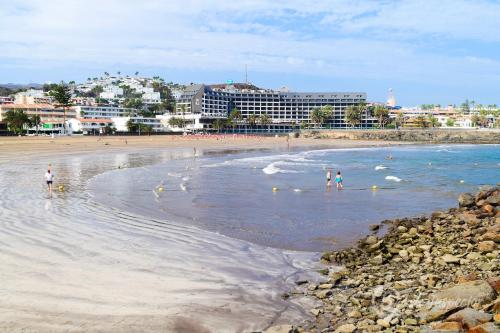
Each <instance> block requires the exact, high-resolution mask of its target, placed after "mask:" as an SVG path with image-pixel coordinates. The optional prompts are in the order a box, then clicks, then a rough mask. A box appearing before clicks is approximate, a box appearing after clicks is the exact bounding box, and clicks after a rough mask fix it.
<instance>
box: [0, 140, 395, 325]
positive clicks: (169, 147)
mask: <svg viewBox="0 0 500 333" xmlns="http://www.w3.org/2000/svg"><path fill="white" fill-rule="evenodd" d="M29 139H31V138H29ZM34 139H35V140H36V139H38V138H34ZM59 139H60V140H59ZM73 139H77V140H73ZM134 139H135V137H132V138H129V137H127V141H128V143H127V144H125V143H124V142H123V141H121V140H123V138H117V140H116V141H111V140H109V141H106V140H104V139H101V140H100V141H97V138H94V137H90V138H87V137H84V138H66V137H64V138H56V140H55V141H57V142H55V143H50V139H49V140H43V141H42V142H39V143H38V144H40V146H38V147H36V149H33V148H32V149H31V150H30V149H27V147H28V146H29V145H32V143H30V142H29V141H30V140H26V141H23V140H22V138H13V140H5V141H4V140H2V138H0V153H2V157H1V158H0V168H1V167H7V166H9V165H8V164H9V162H10V163H12V164H15V162H16V161H23V162H25V163H26V160H28V161H33V166H34V168H35V170H36V169H37V168H40V167H41V168H42V169H43V168H44V165H43V163H45V162H46V161H50V159H52V163H53V164H54V162H53V160H55V159H59V158H61V159H66V160H69V159H72V158H74V157H75V156H76V155H77V154H83V157H84V160H89V159H91V157H92V158H93V157H98V158H100V160H98V161H95V162H94V163H95V164H96V165H98V164H99V163H100V162H104V161H107V162H106V163H111V165H112V163H113V162H112V161H109V160H110V158H111V157H112V154H115V155H116V154H120V153H128V154H136V153H140V152H141V151H144V149H145V148H148V149H147V150H146V151H147V152H148V154H154V153H155V152H160V151H162V149H164V151H163V152H164V153H165V154H169V153H173V152H174V153H175V152H178V153H179V154H185V156H184V157H186V158H189V156H192V151H191V150H192V149H193V146H194V145H195V144H196V146H197V149H199V150H198V152H202V153H208V154H211V153H215V154H226V153H227V151H228V150H229V152H234V151H236V152H243V151H245V150H246V149H249V150H259V149H263V150H265V151H269V150H276V151H283V150H287V147H286V141H285V139H284V138H282V137H281V138H277V139H276V138H265V139H263V140H260V138H244V137H237V138H234V137H229V138H226V139H223V140H216V139H210V140H205V141H204V139H199V140H194V141H193V139H191V138H189V139H186V138H182V139H176V140H162V139H158V140H152V141H150V140H149V139H150V138H149V137H146V138H138V139H136V140H134ZM18 140H21V141H18ZM103 141H104V142H103ZM318 141H320V140H314V139H311V140H300V139H293V140H292V141H291V142H292V145H291V149H292V150H293V149H302V148H311V149H320V148H332V149H334V148H350V147H360V148H361V147H387V146H391V143H388V142H370V141H366V142H359V141H356V142H352V141H348V140H347V141H348V142H346V140H328V141H323V140H321V142H318ZM106 142H107V143H108V145H106ZM151 143H152V144H153V145H154V147H151V145H152V144H151ZM318 143H319V144H318ZM345 144H347V146H346V145H345ZM395 144H396V145H398V146H399V145H400V144H399V143H395ZM19 149H21V150H22V153H19ZM141 149H142V150H141ZM107 153H111V154H109V155H107ZM2 162H3V163H2ZM42 162H43V163H42ZM5 163H7V164H5ZM30 164H31V163H30ZM68 166H70V164H68ZM10 167H12V168H14V167H15V166H13V165H10ZM0 171H1V170H0ZM35 172H36V171H35ZM65 200H66V199H65ZM88 227H90V225H89V226H86V228H88ZM112 227H113V228H116V227H115V226H114V225H113V226H112ZM89 230H92V229H89ZM140 231H141V233H142V232H143V231H142V230H140ZM85 232H88V230H85ZM134 232H135V231H134ZM176 232H177V231H176ZM206 232H208V231H205V233H206ZM205 233H200V234H201V235H206V234H205ZM208 233H209V232H208ZM113 235H114V234H113ZM114 236H116V235H114ZM182 237H184V236H182ZM182 237H181V238H182ZM197 237H201V236H197ZM203 237H205V236H203ZM224 237H225V236H224ZM211 238H212V236H211ZM213 238H214V239H213V241H214V242H220V240H221V239H222V238H220V237H219V236H213ZM100 239H101V241H102V242H105V238H104V237H100ZM179 241H181V239H179ZM224 243H226V242H224ZM227 243H228V245H227V249H231V248H232V249H233V250H234V249H237V248H238V246H241V245H232V244H247V242H242V241H239V240H233V239H228V240H227ZM179 244H181V243H179ZM229 244H231V245H229ZM93 246H96V245H93ZM99 246H100V245H99ZM250 247H251V248H253V249H254V250H253V251H254V253H253V256H255V255H258V256H259V257H260V256H264V257H266V256H269V257H270V258H274V259H273V260H276V263H277V264H278V263H279V262H280V260H282V259H281V258H280V257H279V255H278V253H281V254H282V255H283V256H284V258H283V262H285V263H286V262H288V261H290V262H293V261H294V259H293V256H290V255H287V251H281V250H280V251H276V249H265V248H263V247H261V246H256V245H250ZM229 251H232V250H229ZM240 251H241V250H240ZM174 252H175V251H174ZM106 255H109V256H110V258H114V257H112V256H111V255H110V254H109V253H108V254H106ZM205 255H208V256H209V254H205ZM220 255H222V253H220V254H219V256H220ZM118 258H119V257H117V258H115V260H116V259H118ZM148 258H149V257H148ZM214 258H216V257H212V260H214ZM245 258H246V257H245V256H244V255H243V256H242V255H240V256H236V257H235V258H234V259H233V260H232V261H234V262H233V263H232V265H234V267H237V264H238V263H239V262H241V260H242V259H243V260H244V259H245ZM219 259H220V257H219ZM296 260H298V261H300V260H301V259H300V258H298V259H296ZM168 262H169V261H167V260H166V261H164V263H162V265H165V263H168ZM7 263H9V261H7ZM132 264H133V265H137V263H136V262H134V263H132ZM176 264H178V263H176ZM202 264H203V265H211V264H213V263H211V261H210V260H208V261H204V262H202ZM260 264H263V263H260ZM288 264H291V265H292V266H293V265H296V264H295V263H288ZM254 265H256V266H252V267H253V268H254V269H256V271H257V272H258V271H259V269H262V267H266V271H265V272H264V271H261V272H260V274H269V275H270V276H271V277H272V278H273V279H278V280H280V279H283V278H286V279H287V280H290V279H291V276H287V274H289V273H290V271H288V273H287V274H285V273H284V272H278V271H273V270H272V269H271V268H270V267H269V266H268V264H265V265H264V266H262V267H261V268H259V266H258V265H257V263H254ZM62 267H64V265H63V266H62ZM99 267H100V266H99ZM277 267H282V266H277ZM297 267H299V268H300V263H299V266H297ZM297 267H295V268H294V272H293V274H297V273H299V274H300V269H298V268H297ZM288 269H289V268H288ZM268 270H271V272H269V271H268ZM311 270H312V269H311V267H307V269H306V270H305V271H303V272H302V273H303V274H300V275H307V273H311ZM0 273H1V271H0ZM81 273H85V271H82V272H81ZM115 273H118V274H120V273H122V271H121V270H117V271H116V272H115ZM199 273H201V271H199ZM313 273H314V272H313ZM46 274H48V273H46ZM226 274H227V272H224V275H222V276H223V279H227V275H226ZM248 274H250V275H252V274H255V272H252V269H249V271H248ZM293 274H292V275H293ZM167 277H168V274H167ZM105 278H106V279H108V278H109V276H106V277H105ZM137 278H138V279H139V281H141V280H142V278H140V277H137ZM187 278H188V279H191V277H190V276H188V277H187ZM218 278H221V277H220V276H219V277H218ZM234 278H235V277H234V276H232V277H231V279H234ZM240 278H241V277H240ZM94 279H97V280H95V281H98V277H97V276H96V277H95V278H94ZM247 279H248V278H244V279H241V280H240V283H242V282H243V283H244V285H243V286H242V287H240V286H238V288H242V289H247V288H256V287H258V288H262V287H263V286H262V282H260V283H257V282H255V281H254V282H252V283H254V285H253V287H251V286H252V283H249V282H248V281H247V282H245V281H246V280H247ZM301 279H304V277H301V278H299V280H301ZM307 279H308V280H311V277H307ZM237 280H238V279H236V280H234V281H233V282H232V283H235V281H237ZM250 280H251V279H250ZM311 281H312V280H311ZM291 282H293V281H288V282H287V283H285V284H282V285H281V286H283V285H287V284H289V283H291ZM181 283H182V282H181ZM247 283H249V284H247ZM124 287H125V286H124ZM188 288H190V287H188ZM217 288H220V286H217ZM265 288H269V286H267V287H265ZM207 289H209V288H207ZM102 292H103V293H104V294H105V292H104V289H103V290H102ZM122 292H123V293H124V294H127V293H128V291H126V289H123V290H122ZM212 292H215V290H212ZM220 292H222V293H224V292H227V291H226V290H225V289H224V288H222V290H221V291H220ZM280 292H284V290H283V289H274V290H271V289H268V290H267V291H266V293H264V294H262V292H261V293H260V297H263V296H266V297H269V295H272V294H273V293H274V295H273V296H272V297H274V298H276V297H278V298H279V295H278V294H279V293H280ZM77 295H78V293H75V294H72V295H71V297H76V296H77ZM80 295H81V294H80ZM160 295H161V293H160ZM235 295H236V294H235ZM244 295H245V294H244ZM130 296H131V295H129V296H128V297H130ZM213 296H215V295H213ZM257 296H259V294H257V295H254V294H252V295H251V297H250V298H249V299H251V298H253V297H255V299H254V301H255V304H253V305H252V304H250V306H249V308H248V309H246V310H247V311H248V310H250V311H256V312H257V313H258V316H261V318H259V320H260V322H257V319H256V318H257V317H252V316H250V315H248V314H247V315H248V316H243V317H242V318H239V320H238V323H237V324H236V325H237V326H232V327H233V328H235V330H228V329H223V330H220V329H219V330H217V328H218V327H219V328H220V327H224V326H220V325H224V321H226V320H231V318H232V316H234V315H235V313H233V314H231V311H229V313H227V312H224V311H226V310H227V309H226V308H225V307H223V311H222V310H220V311H221V312H219V310H217V311H216V313H217V315H216V316H215V317H214V318H211V316H213V315H214V314H213V313H212V312H211V311H213V309H211V308H210V307H205V308H204V307H202V306H195V307H194V308H192V307H185V305H184V307H179V308H177V309H178V310H179V311H183V312H186V314H187V316H188V317H182V318H177V319H179V320H178V321H177V319H176V317H175V316H174V317H172V312H171V311H168V313H169V315H168V316H165V313H167V312H164V313H163V317H162V315H161V311H160V312H159V313H158V314H154V315H153V314H151V313H142V314H140V315H137V313H141V311H137V312H136V314H135V315H134V314H126V316H124V315H120V314H118V315H117V314H115V316H112V315H109V314H107V315H105V316H102V315H94V314H92V312H89V313H87V314H85V315H81V314H80V315H77V316H74V315H75V314H74V313H68V318H70V320H71V321H72V322H73V324H72V325H74V326H72V327H73V328H76V329H77V328H78V327H79V326H80V327H83V326H85V325H87V327H89V328H90V329H89V330H88V331H94V330H95V331H98V330H102V329H104V330H113V329H121V330H122V331H125V332H128V331H129V332H135V331H141V329H144V327H148V328H149V329H152V330H153V331H156V330H160V329H161V326H159V325H160V323H161V322H162V318H163V322H164V323H166V324H167V325H171V326H168V327H170V328H171V329H173V332H176V331H178V332H183V331H182V329H184V331H185V330H189V331H192V332H211V331H213V332H215V331H217V332H233V331H238V332H246V331H248V330H250V329H253V330H258V329H262V327H265V326H266V325H267V326H271V325H273V324H274V323H275V320H276V318H277V322H285V321H290V320H291V319H293V318H294V316H297V315H298V312H297V311H298V306H297V304H295V305H293V304H294V303H287V304H288V305H287V308H288V307H290V306H292V307H295V308H292V309H289V310H290V311H289V310H287V308H285V309H283V310H280V311H284V314H280V313H279V312H280V311H278V313H276V314H275V315H273V316H275V318H274V319H272V320H270V321H268V322H266V323H265V325H262V323H263V322H262V320H264V318H262V316H263V313H262V312H259V311H262V310H261V309H256V308H254V307H253V306H254V305H257V304H260V305H259V306H263V302H264V303H266V302H271V303H272V302H275V301H276V299H274V300H265V301H263V300H261V299H259V297H257ZM71 297H69V298H67V299H61V301H64V302H69V304H71V302H72V301H71V300H70V299H71ZM147 297H152V298H151V300H152V302H153V304H155V303H154V302H157V301H158V300H157V298H156V297H155V296H154V295H146V298H147ZM199 297H200V299H199V300H198V301H199V302H201V303H203V302H206V299H203V297H202V296H201V295H200V296H199ZM243 297H244V298H245V297H249V296H248V295H247V296H243ZM233 301H234V300H231V301H229V300H225V302H226V303H227V304H229V308H231V307H233V308H234V311H243V310H245V309H244V308H241V306H242V305H241V304H238V303H237V302H236V303H233ZM214 302H215V303H216V304H218V303H217V302H216V301H214ZM297 302H299V303H301V302H306V303H305V304H306V305H305V306H302V307H301V308H302V309H305V308H308V307H310V306H309V305H308V303H307V302H308V300H307V299H306V300H302V299H297ZM0 306H1V304H0ZM108 306H112V304H108ZM171 306H172V305H171ZM219 306H223V303H222V304H219ZM269 306H270V305H269V304H266V307H269ZM1 307H3V308H4V309H5V307H4V306H1ZM12 308H17V309H18V310H19V313H18V315H20V317H17V318H24V319H26V320H28V319H29V322H31V323H34V324H35V325H41V324H40V322H39V321H38V320H37V319H34V318H33V317H30V316H33V315H34V314H33V313H31V314H27V313H25V312H24V313H23V312H22V311H23V310H22V309H21V308H19V307H12ZM49 308H50V307H46V309H47V310H48V309H49ZM112 308H113V306H112V307H111V309H112ZM181 309H182V310H181ZM195 309H198V310H199V311H201V312H202V313H203V315H201V316H200V322H202V323H201V324H200V325H194V326H190V325H192V324H190V320H189V315H190V311H193V310H195ZM123 310H125V309H123ZM101 311H102V310H101ZM113 311H114V310H112V311H109V310H108V312H113ZM247 311H243V312H242V313H246V312H247ZM301 311H303V310H301ZM126 312H130V311H126ZM132 312H133V311H132ZM287 312H290V313H288V314H287ZM80 313H85V311H84V312H80ZM105 313H106V311H105ZM236 313H238V312H236ZM257 313H256V314H254V315H257ZM10 314H11V315H13V318H16V317H15V316H14V314H13V312H12V311H11V313H10ZM70 314H71V315H70ZM35 315H36V316H38V315H40V314H35ZM44 315H46V316H48V317H49V318H52V319H51V320H52V321H51V325H55V326H49V328H47V327H45V328H44V326H37V327H38V328H39V330H36V331H37V332H38V331H44V330H45V331H47V332H52V331H58V330H63V329H61V327H64V324H63V323H62V322H60V321H59V319H65V318H64V315H63V316H62V318H61V313H58V312H52V313H51V312H48V311H47V312H46V313H45V314H44ZM267 315H269V314H268V313H266V316H267ZM80 316H81V317H80ZM134 316H135V317H134ZM124 318H130V319H124ZM202 318H203V320H202ZM266 318H267V317H266ZM66 319H67V318H66ZM117 320H122V321H123V325H126V326H113V325H116V324H117V322H116V321H117ZM266 320H267V319H266ZM103 321H104V322H106V323H102V322H103ZM191 322H192V320H191ZM250 323H252V325H250ZM0 324H2V320H0ZM88 325H90V326H88ZM176 325H177V326H176ZM0 327H2V326H1V325H0ZM6 327H9V326H6ZM16 327H17V326H11V327H9V328H14V329H13V330H12V331H14V332H16V329H15V328H16ZM226 327H227V326H226ZM236 327H239V328H237V329H236ZM17 328H18V327H17ZM42 328H43V329H42ZM126 328H129V329H126ZM132 328H134V329H132Z"/></svg>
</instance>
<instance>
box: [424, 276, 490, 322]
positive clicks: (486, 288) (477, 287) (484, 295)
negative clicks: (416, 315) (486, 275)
mask: <svg viewBox="0 0 500 333" xmlns="http://www.w3.org/2000/svg"><path fill="white" fill-rule="evenodd" d="M495 297H496V292H495V290H493V288H492V287H491V286H490V284H489V283H488V282H486V281H482V280H476V281H469V282H464V283H460V284H457V285H455V286H453V287H451V288H447V289H443V290H440V291H438V292H436V293H434V294H433V295H431V297H430V299H431V301H432V303H431V307H430V308H427V309H423V310H422V311H421V312H420V318H421V319H423V320H425V321H427V322H432V321H436V320H440V319H443V318H446V317H447V316H449V315H451V314H452V313H454V312H456V311H458V310H461V309H463V308H465V307H466V306H470V305H473V304H475V303H479V304H485V303H488V302H491V301H492V300H494V299H495Z"/></svg>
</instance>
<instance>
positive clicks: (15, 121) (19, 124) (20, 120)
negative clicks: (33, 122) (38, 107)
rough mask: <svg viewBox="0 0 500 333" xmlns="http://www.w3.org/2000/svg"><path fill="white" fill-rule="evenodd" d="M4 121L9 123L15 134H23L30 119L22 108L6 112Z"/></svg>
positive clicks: (10, 129) (8, 126)
mask: <svg viewBox="0 0 500 333" xmlns="http://www.w3.org/2000/svg"><path fill="white" fill-rule="evenodd" d="M4 121H5V122H6V123H7V128H8V129H9V131H11V132H14V133H15V134H22V133H23V131H24V127H25V126H26V125H29V123H30V119H29V117H28V116H27V115H26V113H24V111H22V110H12V111H8V112H6V113H5V116H4Z"/></svg>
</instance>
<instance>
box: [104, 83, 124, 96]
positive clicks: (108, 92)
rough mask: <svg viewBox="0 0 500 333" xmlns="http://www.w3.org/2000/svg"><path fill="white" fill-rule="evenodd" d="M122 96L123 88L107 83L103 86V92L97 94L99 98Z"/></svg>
mask: <svg viewBox="0 0 500 333" xmlns="http://www.w3.org/2000/svg"><path fill="white" fill-rule="evenodd" d="M121 96H123V89H122V88H120V87H118V86H115V85H107V86H104V87H103V92H102V93H100V94H99V97H100V98H104V99H115V98H119V97H121Z"/></svg>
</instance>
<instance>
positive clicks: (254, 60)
mask: <svg viewBox="0 0 500 333" xmlns="http://www.w3.org/2000/svg"><path fill="white" fill-rule="evenodd" d="M499 32H500V2H499V1H482V0H476V1H469V0H439V1H435V0H425V1H423V0H422V1H417V0H406V1H391V0H382V1H357V0H351V1H348V0H312V1H306V0H301V1H298V0H286V1H280V0H274V1H259V0H238V1H234V0H231V1H229V0H217V1H209V0H207V1H203V0H183V1H178V0H170V1H160V0H142V1H136V0H104V1H103V0H85V1H83V0H82V1H80V0H0V45H1V47H0V83H8V82H14V83H27V82H47V81H53V82H57V81H60V80H66V81H69V80H75V81H83V80H85V79H86V78H87V77H94V76H100V75H102V73H103V72H104V71H108V72H116V71H121V72H122V73H125V74H133V73H134V72H135V71H139V72H140V73H141V74H142V75H151V76H153V75H160V76H162V77H163V78H165V79H166V80H167V81H174V82H181V83H189V82H204V83H216V82H224V81H225V80H227V79H233V80H234V81H243V80H244V78H245V72H244V69H245V64H247V65H248V71H249V81H251V82H252V83H254V84H256V85H258V86H262V87H267V88H279V87H282V86H287V87H289V88H290V89H292V90H297V91H365V92H367V93H368V98H369V100H374V101H384V100H385V99H386V96H387V90H388V88H393V89H394V92H395V94H396V98H397V100H398V103H399V104H401V105H417V104H421V103H441V104H447V103H456V104H459V103H461V102H462V101H463V100H464V99H465V98H469V99H472V100H475V101H476V102H479V103H483V104H493V103H496V104H500V96H499V92H500V52H499V51H500V33H499Z"/></svg>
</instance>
